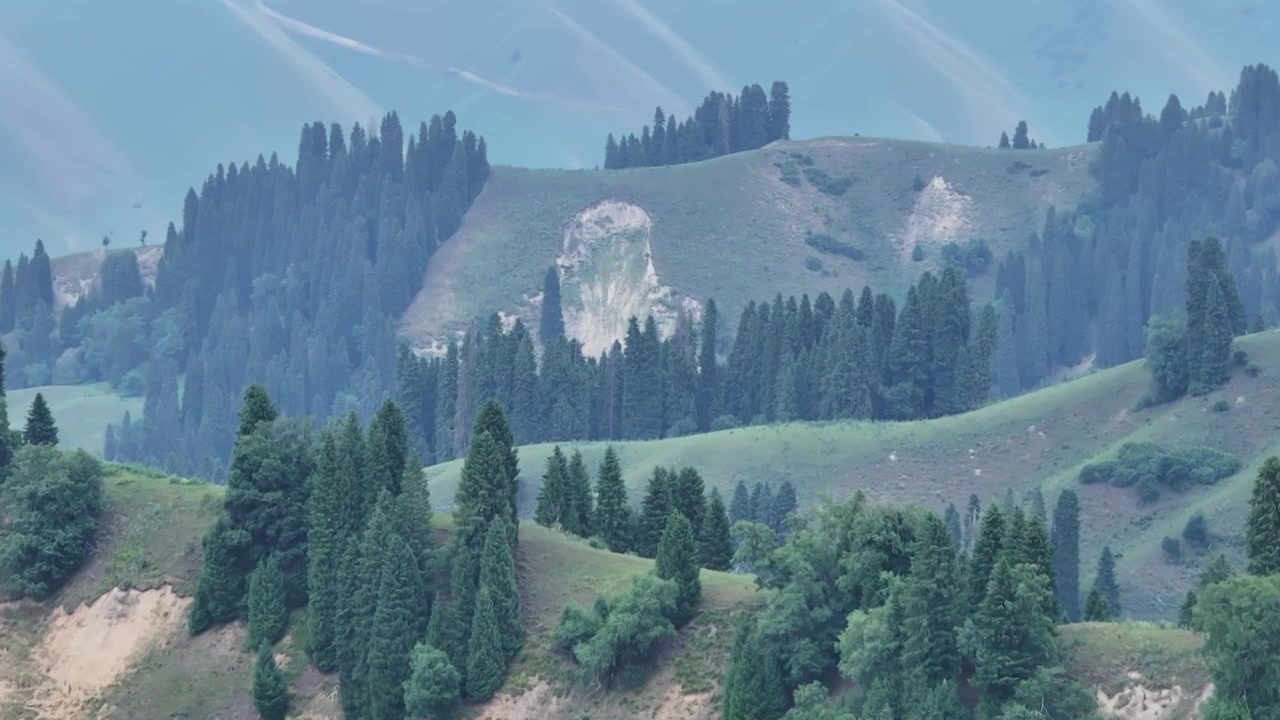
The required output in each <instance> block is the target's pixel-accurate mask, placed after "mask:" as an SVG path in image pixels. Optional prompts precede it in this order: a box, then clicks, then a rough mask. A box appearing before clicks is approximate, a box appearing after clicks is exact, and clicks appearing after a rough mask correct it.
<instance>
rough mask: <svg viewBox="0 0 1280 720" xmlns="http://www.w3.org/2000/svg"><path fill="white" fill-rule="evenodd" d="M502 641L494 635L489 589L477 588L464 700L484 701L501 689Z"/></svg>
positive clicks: (494, 626) (504, 666) (495, 621)
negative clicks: (465, 697)
mask: <svg viewBox="0 0 1280 720" xmlns="http://www.w3.org/2000/svg"><path fill="white" fill-rule="evenodd" d="M503 657H504V656H503V652H502V638H501V637H499V635H498V620H497V617H496V616H495V615H494V609H493V600H492V599H491V598H490V597H489V589H488V588H486V587H481V588H480V591H479V592H478V593H476V602H475V614H474V615H473V616H472V619H471V637H470V639H469V640H468V642H467V675H466V690H467V697H468V698H470V699H472V700H488V699H489V698H491V697H493V694H494V693H495V692H497V690H498V688H499V687H501V686H502V678H503V675H504V674H505V673H506V665H507V664H506V662H505V660H504V659H503Z"/></svg>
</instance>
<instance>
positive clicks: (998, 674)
mask: <svg viewBox="0 0 1280 720" xmlns="http://www.w3.org/2000/svg"><path fill="white" fill-rule="evenodd" d="M1052 600H1053V593H1052V592H1051V591H1050V590H1049V586H1048V582H1047V578H1045V577H1044V576H1043V575H1041V574H1040V573H1036V572H1032V571H1031V569H1030V568H1029V567H1027V566H1026V565H1012V564H1010V562H1009V561H1008V559H1007V558H1002V559H1001V560H1000V561H999V562H998V563H996V566H995V569H994V570H992V572H991V582H990V585H989V588H988V591H987V596H986V597H985V598H984V599H983V601H982V603H981V604H979V605H978V606H977V609H976V611H975V612H974V614H973V618H972V625H971V626H970V628H969V629H968V631H967V633H966V638H965V641H966V643H965V644H966V646H967V649H968V651H969V655H970V657H972V658H973V663H974V675H973V682H974V684H975V685H976V686H977V687H978V688H980V689H981V690H982V691H983V692H985V693H988V694H989V695H990V700H992V701H996V702H999V701H1003V700H1007V699H1009V698H1011V697H1012V695H1013V691H1014V689H1015V688H1016V687H1017V686H1018V684H1019V683H1020V682H1022V681H1023V680H1026V679H1027V678H1028V677H1030V676H1031V675H1032V673H1034V672H1035V669H1036V668H1037V667H1039V666H1041V665H1043V664H1044V663H1045V662H1046V661H1047V660H1048V659H1049V658H1050V657H1051V654H1052V652H1053V649H1054V618H1053V616H1050V615H1047V614H1045V612H1044V609H1045V607H1046V605H1048V604H1050V603H1051V602H1052Z"/></svg>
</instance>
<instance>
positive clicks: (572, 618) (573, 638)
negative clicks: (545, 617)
mask: <svg viewBox="0 0 1280 720" xmlns="http://www.w3.org/2000/svg"><path fill="white" fill-rule="evenodd" d="M599 600H600V601H601V602H602V603H603V605H602V609H605V610H607V609H608V607H609V604H608V602H607V601H605V600H604V598H599ZM608 616H609V615H608V613H607V612H606V613H601V612H599V611H597V610H584V609H582V608H581V607H579V606H577V605H566V606H565V608H564V612H562V613H560V624H559V625H557V626H556V647H557V648H559V649H561V650H566V651H569V652H572V651H573V648H574V647H576V646H577V645H578V643H582V642H586V641H587V640H590V639H591V638H593V637H595V634H596V633H597V632H599V631H600V628H601V627H602V626H603V625H604V621H605V619H607V618H608Z"/></svg>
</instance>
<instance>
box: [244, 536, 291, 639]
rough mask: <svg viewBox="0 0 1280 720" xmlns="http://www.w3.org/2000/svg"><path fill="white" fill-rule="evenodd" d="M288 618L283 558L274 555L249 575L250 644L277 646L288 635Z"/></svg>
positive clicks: (259, 564)
mask: <svg viewBox="0 0 1280 720" xmlns="http://www.w3.org/2000/svg"><path fill="white" fill-rule="evenodd" d="M287 620H288V616H287V613H286V611H285V606H284V577H283V576H282V575H281V574H280V561H279V560H278V559H276V556H274V555H270V556H268V557H267V558H266V559H265V560H263V561H262V562H260V563H258V569H257V570H254V571H253V574H252V575H251V576H249V647H250V648H257V647H258V646H259V645H264V644H265V645H275V644H276V643H277V642H279V641H280V638H282V637H284V630H285V623H286V621H287Z"/></svg>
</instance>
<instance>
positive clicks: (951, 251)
mask: <svg viewBox="0 0 1280 720" xmlns="http://www.w3.org/2000/svg"><path fill="white" fill-rule="evenodd" d="M917 247H918V246H917ZM942 260H943V262H945V263H947V264H949V265H953V266H955V267H956V268H957V269H959V270H960V271H961V272H963V273H964V274H965V275H968V276H969V277H977V276H979V275H982V274H983V273H985V272H986V271H987V269H988V268H990V267H991V248H989V247H987V243H986V241H985V240H982V239H981V238H974V239H972V240H968V241H966V242H964V243H957V242H949V243H947V244H946V245H943V246H942Z"/></svg>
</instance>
